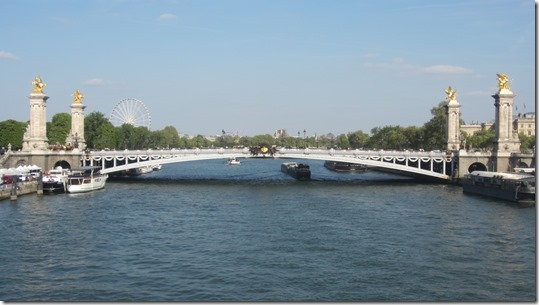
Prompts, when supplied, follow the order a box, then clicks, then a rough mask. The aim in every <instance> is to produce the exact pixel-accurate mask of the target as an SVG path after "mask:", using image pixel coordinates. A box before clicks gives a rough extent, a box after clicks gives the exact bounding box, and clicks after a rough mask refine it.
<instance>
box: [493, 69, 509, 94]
mask: <svg viewBox="0 0 539 305" xmlns="http://www.w3.org/2000/svg"><path fill="white" fill-rule="evenodd" d="M496 75H498V89H500V90H502V89H507V90H511V88H509V85H508V84H507V83H508V82H510V81H511V80H510V79H509V77H507V75H505V74H499V73H498V74H496Z"/></svg>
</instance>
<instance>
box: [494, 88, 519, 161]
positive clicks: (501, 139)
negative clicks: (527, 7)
mask: <svg viewBox="0 0 539 305" xmlns="http://www.w3.org/2000/svg"><path fill="white" fill-rule="evenodd" d="M492 97H493V98H494V106H495V107H496V116H495V127H496V136H495V138H494V152H499V153H512V152H516V153H518V152H520V140H519V138H518V134H517V133H516V132H515V131H513V98H514V97H515V95H514V94H513V92H511V91H510V90H509V89H500V90H499V91H498V93H496V94H495V95H493V96H492Z"/></svg>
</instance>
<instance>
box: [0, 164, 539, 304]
mask: <svg viewBox="0 0 539 305" xmlns="http://www.w3.org/2000/svg"><path fill="white" fill-rule="evenodd" d="M281 162H284V161H283V160H273V159H266V160H260V159H245V160H242V164H241V165H240V166H228V165H225V164H224V161H223V160H213V161H203V162H202V161H200V162H186V163H179V164H169V165H164V166H163V169H162V170H161V171H159V172H154V173H151V174H148V175H143V176H140V177H137V178H135V179H124V180H116V181H114V180H109V181H108V182H107V186H106V188H105V189H104V190H100V191H95V192H92V193H86V194H58V195H43V196H37V195H27V196H22V197H19V198H18V200H17V201H15V202H12V201H8V200H5V201H2V202H0V226H1V234H0V245H1V247H2V251H1V252H0V262H1V263H0V264H1V265H0V266H1V270H2V272H1V273H2V276H1V277H0V300H4V301H49V302H55V301H210V302H212V301H234V302H239V301H335V302H339V301H352V302H361V301H535V300H536V293H537V290H536V210H535V207H532V208H529V207H528V208H524V207H519V206H515V205H514V204H511V203H508V202H504V201H499V200H493V199H487V198H483V197H477V196H470V195H465V194H463V193H462V190H461V188H460V187H458V186H453V185H442V184H425V183H420V182H417V181H413V180H409V179H407V178H399V177H397V176H391V175H387V174H380V173H365V174H343V173H335V172H331V171H329V170H327V169H325V168H324V167H323V166H322V162H319V161H305V163H308V164H309V165H311V170H312V178H313V180H312V181H296V180H294V179H292V178H290V177H288V176H286V175H285V174H283V173H281V172H280V163H281Z"/></svg>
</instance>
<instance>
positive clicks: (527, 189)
mask: <svg viewBox="0 0 539 305" xmlns="http://www.w3.org/2000/svg"><path fill="white" fill-rule="evenodd" d="M461 182H462V191H463V192H464V193H470V194H479V195H483V196H489V197H495V198H499V199H504V200H509V201H513V202H518V203H525V204H535V176H533V175H529V174H521V173H500V172H487V171H473V172H471V173H469V174H466V175H465V176H464V178H463V180H462V181H461Z"/></svg>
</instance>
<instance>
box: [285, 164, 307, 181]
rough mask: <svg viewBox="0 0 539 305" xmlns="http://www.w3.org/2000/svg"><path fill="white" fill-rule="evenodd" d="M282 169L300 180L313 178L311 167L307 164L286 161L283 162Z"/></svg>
mask: <svg viewBox="0 0 539 305" xmlns="http://www.w3.org/2000/svg"><path fill="white" fill-rule="evenodd" d="M281 171H282V172H283V173H286V174H288V175H290V176H291V177H293V178H296V179H298V180H309V179H311V169H310V167H309V165H307V164H302V163H299V164H298V163H296V162H285V163H283V164H281Z"/></svg>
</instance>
